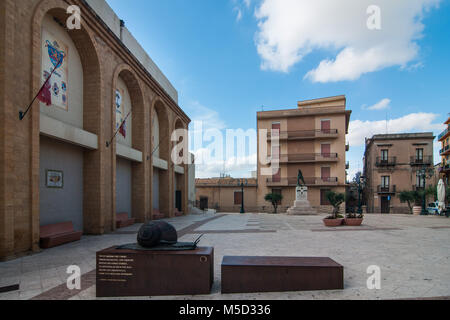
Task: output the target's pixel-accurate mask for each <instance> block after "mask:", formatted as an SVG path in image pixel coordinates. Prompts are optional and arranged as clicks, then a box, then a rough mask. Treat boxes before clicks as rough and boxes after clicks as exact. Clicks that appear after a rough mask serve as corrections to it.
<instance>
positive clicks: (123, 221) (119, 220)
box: [116, 212, 135, 229]
mask: <svg viewBox="0 0 450 320" xmlns="http://www.w3.org/2000/svg"><path fill="white" fill-rule="evenodd" d="M134 222H135V219H134V218H130V217H129V216H128V213H126V212H122V213H118V214H116V228H117V229H119V228H125V227H128V226H131V225H133V224H134Z"/></svg>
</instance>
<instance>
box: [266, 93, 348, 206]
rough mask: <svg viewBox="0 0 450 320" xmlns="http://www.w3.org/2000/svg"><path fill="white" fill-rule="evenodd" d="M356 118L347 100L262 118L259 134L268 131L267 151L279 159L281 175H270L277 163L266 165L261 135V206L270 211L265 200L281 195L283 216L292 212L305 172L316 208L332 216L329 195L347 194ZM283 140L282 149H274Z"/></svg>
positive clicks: (333, 99) (309, 105)
mask: <svg viewBox="0 0 450 320" xmlns="http://www.w3.org/2000/svg"><path fill="white" fill-rule="evenodd" d="M350 115H351V111H350V110H346V98H345V96H343V95H342V96H335V97H329V98H321V99H314V100H306V101H299V102H298V103H297V108H295V109H288V110H276V111H263V112H258V113H257V128H258V132H259V130H261V129H266V130H267V132H268V135H267V146H268V147H267V150H268V153H269V155H271V159H276V158H278V160H279V170H278V171H277V172H271V173H270V172H269V175H267V172H265V171H266V170H267V168H269V166H270V165H271V163H270V162H269V163H268V164H264V163H265V159H260V152H259V148H261V146H262V143H263V142H265V141H259V139H260V136H259V135H258V188H257V206H258V207H259V208H266V209H268V210H270V205H268V204H267V202H266V201H265V200H264V196H265V195H266V194H267V193H281V194H282V196H283V200H282V203H281V206H280V208H281V209H280V211H281V212H282V211H286V210H287V209H288V208H289V207H291V206H292V205H293V202H294V201H295V188H296V185H297V174H298V171H299V170H301V171H302V174H303V177H304V179H305V183H306V185H307V187H308V189H309V190H308V200H309V201H310V203H311V205H312V206H313V207H314V208H315V209H317V210H318V211H320V212H330V207H329V203H328V201H327V199H326V197H325V194H326V193H327V192H328V191H331V190H332V191H335V192H341V193H345V186H346V169H348V163H346V158H345V157H346V151H348V149H349V146H348V144H346V135H347V133H348V126H349V122H350ZM277 138H278V140H279V143H278V146H277V145H276V143H274V142H275V139H277ZM263 169H266V170H264V172H263Z"/></svg>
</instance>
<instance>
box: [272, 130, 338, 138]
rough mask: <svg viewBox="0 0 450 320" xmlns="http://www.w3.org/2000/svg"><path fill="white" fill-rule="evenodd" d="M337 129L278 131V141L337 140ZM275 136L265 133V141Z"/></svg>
mask: <svg viewBox="0 0 450 320" xmlns="http://www.w3.org/2000/svg"><path fill="white" fill-rule="evenodd" d="M338 136H339V135H338V130H337V129H327V130H321V129H317V130H297V131H280V133H279V135H278V137H279V139H280V140H313V139H331V138H337V137H338ZM273 137H275V135H272V133H271V132H270V130H269V131H268V132H267V140H272V138H273Z"/></svg>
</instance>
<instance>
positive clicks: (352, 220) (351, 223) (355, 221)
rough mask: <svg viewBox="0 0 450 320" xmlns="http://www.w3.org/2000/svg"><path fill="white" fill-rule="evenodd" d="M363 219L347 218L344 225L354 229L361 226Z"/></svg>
mask: <svg viewBox="0 0 450 320" xmlns="http://www.w3.org/2000/svg"><path fill="white" fill-rule="evenodd" d="M363 220H364V219H363V218H345V220H344V224H345V225H346V226H352V227H356V226H360V225H361V224H362V222H363Z"/></svg>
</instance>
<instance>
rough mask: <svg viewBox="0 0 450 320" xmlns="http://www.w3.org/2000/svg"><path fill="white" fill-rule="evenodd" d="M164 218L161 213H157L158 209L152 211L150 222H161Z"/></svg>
mask: <svg viewBox="0 0 450 320" xmlns="http://www.w3.org/2000/svg"><path fill="white" fill-rule="evenodd" d="M165 217H166V216H165V214H164V213H161V211H159V210H158V209H153V214H152V220H161V219H164V218H165Z"/></svg>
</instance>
